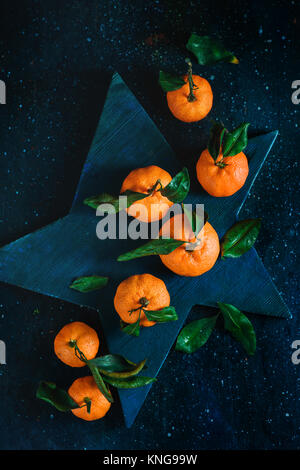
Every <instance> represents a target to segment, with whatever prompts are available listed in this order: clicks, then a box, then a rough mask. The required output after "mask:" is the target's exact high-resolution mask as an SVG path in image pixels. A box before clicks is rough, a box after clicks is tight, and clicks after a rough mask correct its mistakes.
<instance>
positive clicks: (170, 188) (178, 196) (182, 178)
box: [160, 168, 190, 203]
mask: <svg viewBox="0 0 300 470" xmlns="http://www.w3.org/2000/svg"><path fill="white" fill-rule="evenodd" d="M189 190H190V176H189V172H188V170H187V168H183V170H182V171H180V172H179V173H177V175H176V176H174V178H173V179H172V181H170V183H169V184H168V185H167V186H166V187H165V188H163V189H162V190H161V191H160V192H161V194H162V195H163V196H165V197H167V198H168V199H169V201H172V202H174V203H180V202H182V201H184V199H185V198H186V196H187V195H188V193H189Z"/></svg>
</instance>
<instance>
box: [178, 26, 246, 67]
mask: <svg viewBox="0 0 300 470" xmlns="http://www.w3.org/2000/svg"><path fill="white" fill-rule="evenodd" d="M186 48H187V49H188V50H189V51H190V52H192V53H193V54H194V55H195V56H196V58H197V60H198V63H199V64H201V65H211V64H215V63H216V62H230V63H232V64H238V63H239V61H238V59H237V58H236V57H235V56H234V55H233V54H232V52H229V51H227V50H226V49H225V47H224V46H223V44H222V43H221V42H220V41H219V40H217V39H214V38H211V37H210V36H198V34H195V33H192V34H191V36H190V38H189V40H188V43H187V45H186Z"/></svg>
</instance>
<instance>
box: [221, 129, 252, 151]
mask: <svg viewBox="0 0 300 470" xmlns="http://www.w3.org/2000/svg"><path fill="white" fill-rule="evenodd" d="M249 126H250V123H249V122H243V123H242V124H240V125H239V126H238V127H237V128H236V129H234V130H233V131H232V132H226V133H225V135H224V138H223V146H222V150H223V158H225V157H233V156H235V155H237V154H238V153H240V152H242V151H243V150H244V149H245V148H246V147H247V144H248V135H247V132H248V127H249Z"/></svg>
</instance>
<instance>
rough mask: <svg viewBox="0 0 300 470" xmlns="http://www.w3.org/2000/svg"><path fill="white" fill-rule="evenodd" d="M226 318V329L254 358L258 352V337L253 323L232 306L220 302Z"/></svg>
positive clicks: (219, 304)
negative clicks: (256, 351)
mask: <svg viewBox="0 0 300 470" xmlns="http://www.w3.org/2000/svg"><path fill="white" fill-rule="evenodd" d="M218 306H219V308H220V310H221V313H222V315H223V318H224V327H225V329H226V330H227V331H229V332H230V333H231V334H232V336H233V337H234V338H235V339H236V340H237V341H239V342H240V343H241V344H242V346H243V347H244V349H245V351H246V352H247V353H248V354H249V355H250V356H252V355H253V354H254V353H255V350H256V336H255V331H254V328H253V326H252V323H251V322H250V320H248V318H247V317H246V315H244V313H242V312H241V311H240V310H239V309H238V308H236V307H234V306H233V305H230V304H224V303H223V302H218Z"/></svg>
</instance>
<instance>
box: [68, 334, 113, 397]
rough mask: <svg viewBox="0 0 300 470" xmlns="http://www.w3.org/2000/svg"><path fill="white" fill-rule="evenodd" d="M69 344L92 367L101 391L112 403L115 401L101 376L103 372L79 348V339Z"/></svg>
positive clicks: (91, 369)
mask: <svg viewBox="0 0 300 470" xmlns="http://www.w3.org/2000/svg"><path fill="white" fill-rule="evenodd" d="M69 345H70V347H71V348H74V349H75V355H76V357H78V359H80V360H81V361H82V362H84V363H85V364H86V365H87V366H88V368H89V369H90V371H91V373H92V375H93V377H94V380H95V382H96V385H97V387H98V388H99V390H100V392H101V393H102V394H103V395H104V396H105V398H106V399H107V400H108V401H109V402H110V403H113V402H114V399H113V397H112V395H111V393H110V391H109V390H108V389H107V387H106V385H105V383H104V381H103V379H102V377H101V374H100V372H99V371H98V369H97V367H95V366H92V365H91V364H90V362H89V361H88V359H87V358H86V357H85V355H84V354H83V352H82V351H81V350H80V349H79V347H78V346H77V341H76V340H71V341H70V342H69Z"/></svg>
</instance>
